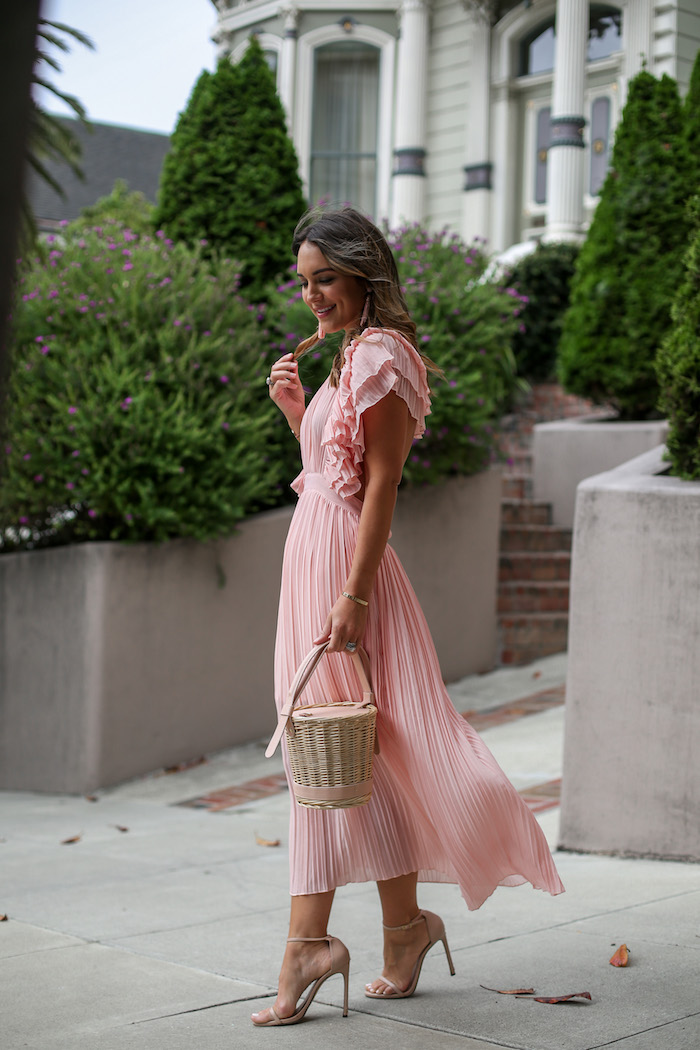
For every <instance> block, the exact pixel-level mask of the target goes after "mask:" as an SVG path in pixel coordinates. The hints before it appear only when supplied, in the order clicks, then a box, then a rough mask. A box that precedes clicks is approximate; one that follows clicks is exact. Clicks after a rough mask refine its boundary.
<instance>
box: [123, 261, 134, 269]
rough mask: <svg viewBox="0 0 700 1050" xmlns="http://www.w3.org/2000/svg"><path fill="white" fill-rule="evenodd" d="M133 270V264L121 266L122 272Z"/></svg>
mask: <svg viewBox="0 0 700 1050" xmlns="http://www.w3.org/2000/svg"><path fill="white" fill-rule="evenodd" d="M133 268H134V264H133V263H124V265H123V266H122V270H133Z"/></svg>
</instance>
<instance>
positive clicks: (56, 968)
mask: <svg viewBox="0 0 700 1050" xmlns="http://www.w3.org/2000/svg"><path fill="white" fill-rule="evenodd" d="M565 667H566V663H565V657H564V656H556V657H549V658H547V659H546V660H542V661H540V662H539V663H537V664H535V665H532V666H530V667H527V668H521V669H517V670H514V669H504V670H500V671H496V672H494V673H493V674H491V675H486V676H483V677H479V678H470V679H467V680H465V681H463V682H461V683H458V684H457V685H455V686H453V687H452V688H451V693H452V696H453V699H454V700H455V703H456V705H457V707H458V708H459V709H460V710H462V711H467V710H469V711H471V712H474V713H475V714H474V716H473V719H474V722H475V724H476V725H477V728H479V729H480V731H481V732H482V734H483V736H484V739H485V740H486V742H487V743H488V745H489V747H491V749H492V750H493V752H494V754H495V755H496V757H497V759H498V760H499V762H500V763H501V765H502V766H503V767H504V768H505V770H506V772H507V773H508V774H509V776H510V777H511V779H512V780H513V782H514V784H515V786H516V787H517V788H518V789H519V790H520V791H521V792H522V793H523V794H524V796H526V797H527V798H528V801H529V803H530V804H532V806H533V809H535V811H537V810H538V809H541V810H542V811H541V812H538V819H539V820H540V822H541V824H542V826H543V828H544V830H545V832H546V834H547V837H548V840H549V841H550V844H551V845H552V847H553V848H554V847H555V846H556V841H557V826H558V809H557V807H556V800H555V799H553V798H552V797H551V796H552V791H553V789H552V787H551V785H553V784H556V782H557V780H558V778H559V777H560V776H561V743H562V726H563V713H564V709H563V706H562V705H561V704H560V703H559V702H558V701H557V699H556V697H557V690H559V695H561V686H562V684H563V682H564V677H565ZM533 694H537V697H536V698H535V701H534V702H529V703H526V702H523V698H526V697H532V695H533ZM494 709H497V710H494ZM532 712H534V713H532ZM620 761H621V770H620V775H621V776H624V755H623V754H621V759H620ZM279 773H281V762H280V760H279V758H278V757H276V758H275V759H273V760H272V761H270V762H266V761H265V759H264V758H263V754H262V747H261V746H259V745H250V746H248V747H244V748H237V749H235V750H234V751H230V752H227V753H225V754H221V755H217V756H214V757H212V758H210V759H209V761H207V762H206V763H205V764H202V765H199V766H197V767H196V768H193V769H190V770H187V771H184V772H179V773H176V774H173V775H161V776H153V777H149V778H145V779H142V780H139V781H134V782H131V783H128V784H125V785H122V786H120V787H118V788H115V789H112V790H109V791H104V792H100V793H99V796H98V798H97V800H96V801H89V800H86V799H84V798H75V797H65V796H41V795H33V794H29V793H4V794H0V913H7V915H8V920H7V921H6V922H2V923H0V989H2V991H1V992H0V1046H1V1047H2V1048H3V1050H25V1048H27V1050H76V1048H80V1050H83V1048H87V1050H127V1048H129V1050H131V1048H144V1050H166V1048H167V1050H192V1048H197V1050H230V1048H236V1050H239V1048H240V1050H247V1048H249V1047H250V1048H259V1047H268V1046H272V1045H273V1044H274V1045H275V1046H281V1045H282V1044H284V1046H285V1047H290V1048H295V1047H301V1046H303V1047H305V1048H308V1050H314V1048H316V1047H318V1048H321V1047H323V1048H325V1050H328V1048H336V1047H337V1048H346V1047H347V1048H351V1047H352V1048H354V1047H358V1046H361V1047H362V1048H363V1050H375V1048H376V1050H379V1048H381V1050H387V1048H394V1047H396V1048H399V1050H404V1048H405V1050H413V1048H416V1050H434V1048H440V1050H452V1048H455V1050H494V1048H498V1047H513V1048H522V1050H592V1048H594V1047H603V1046H605V1047H611V1046H612V1047H615V1048H618V1050H697V1048H698V1047H699V1046H700V866H698V865H692V864H679V863H672V862H661V861H650V860H629V859H620V858H612V857H600V856H592V855H579V854H573V853H559V854H558V855H557V858H556V860H557V865H558V867H559V871H560V873H561V876H562V879H563V880H564V883H565V885H566V887H567V892H566V893H565V894H563V895H562V896H560V897H557V898H550V897H549V896H547V895H545V894H543V893H538V892H535V891H533V890H532V889H530V888H529V887H519V888H517V889H499V890H497V892H496V893H495V894H494V896H493V897H492V898H491V899H490V900H489V901H487V902H486V904H485V905H484V906H483V907H482V908H481V909H480V910H479V911H477V912H472V913H470V912H468V911H467V909H466V907H465V905H464V903H463V902H462V899H461V897H460V895H459V892H458V891H457V889H456V887H454V886H443V885H426V886H423V887H422V888H421V903H422V904H423V906H425V907H426V908H430V909H431V910H433V911H437V912H439V913H440V914H441V915H442V916H443V918H444V920H445V924H446V927H447V936H448V939H449V943H450V948H451V950H452V955H453V958H454V961H455V966H456V969H457V976H456V977H450V975H449V970H448V967H447V962H446V959H445V956H444V952H443V950H442V946H441V945H438V946H437V947H436V948H434V949H433V951H431V952H430V953H429V955H428V956H427V959H426V962H425V965H424V967H423V973H422V975H421V979H420V982H419V985H418V990H417V993H416V994H415V996H414V997H413V998H411V999H406V1000H398V1001H393V1002H392V1001H385V1002H382V1001H377V1000H369V999H366V998H364V996H363V995H362V987H363V984H364V982H365V981H367V980H369V979H371V978H372V977H373V976H375V975H377V974H378V973H379V971H380V969H381V925H380V912H379V906H378V900H377V894H376V888H375V887H374V886H373V885H353V886H347V887H344V888H341V889H340V890H339V891H338V893H337V896H336V904H335V907H334V915H333V920H332V925H331V930H332V932H333V933H335V934H336V935H337V936H338V937H340V938H342V939H343V940H344V941H345V942H346V943H347V945H348V947H349V949H350V953H351V956H352V963H351V973H350V982H351V1001H350V1015H349V1017H348V1018H347V1019H343V1018H342V1016H341V1011H340V1009H339V1006H340V1004H341V1002H342V979H341V978H339V977H334V978H332V979H331V980H329V981H328V982H327V983H326V984H324V985H323V987H322V989H321V992H320V994H319V998H317V1000H316V1001H315V1003H314V1004H313V1005H312V1007H311V1009H310V1011H309V1014H308V1015H307V1018H308V1019H307V1021H305V1022H304V1023H303V1024H300V1025H296V1026H292V1027H288V1028H285V1029H283V1030H282V1029H255V1028H253V1026H252V1025H251V1023H250V1021H249V1015H250V1013H251V1011H253V1010H257V1009H260V1008H261V1007H262V1006H264V1005H268V1004H269V1003H270V1002H272V1000H273V997H274V993H275V988H276V979H277V973H278V969H279V964H280V960H281V955H282V950H283V943H284V938H285V936H286V925H287V917H288V897H287V885H288V883H287V852H286V840H287V814H288V807H289V798H288V794H287V792H286V791H280V790H279V789H278V785H277V786H276V784H277V782H276V781H275V780H274V779H272V780H271V779H270V778H274V776H275V774H279ZM260 781H263V784H262V785H261V784H260V783H258V785H257V788H255V786H254V787H253V789H249V793H250V794H251V795H253V794H255V792H256V790H259V791H263V790H264V791H267V792H268V794H267V795H266V797H262V798H259V799H258V800H257V801H248V802H245V803H243V804H240V797H241V796H240V792H239V794H238V795H235V793H233V792H230V791H228V789H230V788H232V787H233V786H240V785H245V784H250V782H260ZM543 785H550V787H549V788H548V789H547V791H548V792H549V794H547V791H544V792H543V790H541V789H542V786H543ZM538 798H539V799H540V801H541V803H542V804H541V805H539V804H538ZM216 799H218V800H219V801H218V803H217V802H216ZM193 800H195V802H194V804H192V801H193ZM234 801H238V802H239V804H236V805H234V804H233V802H234ZM182 803H189V804H186V805H183V804H182ZM217 804H219V805H221V806H222V807H223V808H220V809H219V810H218V811H214V810H215V806H216V805H217ZM78 836H79V839H78V841H75V842H73V843H66V840H69V839H73V838H77V837H78ZM256 837H257V838H259V839H264V840H268V841H269V840H272V841H274V840H275V839H280V843H281V844H280V845H279V846H278V847H274V846H265V845H261V844H259V842H258V841H257V840H256ZM64 843H66V844H64ZM622 942H625V943H627V945H628V946H629V948H630V951H631V959H630V965H629V966H628V967H627V968H626V969H615V968H614V967H612V966H610V965H609V964H608V959H609V958H610V956H611V955H612V954H613V951H614V950H615V948H616V947H617V946H618V945H619V944H621V943H622ZM482 985H486V986H487V987H488V988H496V989H512V988H521V987H532V988H534V989H535V990H536V993H537V994H538V995H544V996H552V995H563V994H570V993H578V992H584V991H586V992H590V994H591V996H592V1001H590V1002H588V1001H584V1000H575V1001H573V1002H570V1003H567V1004H561V1005H556V1006H552V1005H544V1004H540V1003H537V1002H534V1001H533V1000H532V999H522V998H521V999H518V998H515V997H513V996H505V995H498V994H496V993H494V992H492V991H487V990H485V989H484V988H483V987H482Z"/></svg>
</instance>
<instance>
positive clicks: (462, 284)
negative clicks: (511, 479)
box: [266, 226, 523, 484]
mask: <svg viewBox="0 0 700 1050" xmlns="http://www.w3.org/2000/svg"><path fill="white" fill-rule="evenodd" d="M388 238H389V242H390V244H391V246H392V249H393V250H394V253H395V255H396V259H397V263H398V267H399V274H400V277H401V281H402V285H403V288H404V291H405V294H406V301H407V303H408V308H409V311H410V313H411V316H412V318H413V319H414V321H415V322H416V324H417V326H418V339H419V342H420V346H421V349H422V350H423V352H424V353H425V354H427V355H428V356H429V357H430V358H431V360H433V361H434V362H435V364H437V365H438V366H439V367H440V368H441V369H442V370H443V372H444V375H445V378H444V380H441V379H437V378H436V377H433V376H430V377H429V378H430V384H431V387H432V388H433V404H432V413H431V415H430V416H429V417H428V420H427V429H426V432H425V435H424V436H423V438H422V439H421V440H420V441H418V442H417V443H416V445H415V448H414V450H413V451H412V452H411V454H410V455H409V458H408V462H407V464H406V466H405V468H404V480H405V481H406V482H407V483H414V484H415V483H422V482H437V481H440V480H442V479H443V478H445V477H449V476H451V475H457V474H474V473H476V472H477V471H479V470H483V469H484V467H486V466H487V465H488V463H489V462H490V461H491V459H492V458H493V457H494V456H496V455H497V454H498V453H497V444H496V435H495V433H494V422H495V421H496V420H497V419H498V418H499V416H500V415H501V414H502V412H503V411H504V410H505V409H506V407H507V406H508V405H509V404H510V401H511V399H512V397H513V393H514V391H515V390H516V389H517V387H518V385H519V384H518V380H517V378H516V370H515V361H514V358H513V354H512V351H511V348H510V345H511V340H512V337H513V334H514V332H515V331H516V330H517V329H518V327H519V325H520V323H521V322H520V314H521V311H522V308H523V301H522V297H521V296H520V295H519V293H518V292H516V291H515V289H513V288H506V287H501V286H500V285H494V284H492V283H490V282H488V281H486V280H485V279H484V273H485V271H486V268H487V265H488V262H489V259H488V257H487V255H486V254H485V252H484V251H483V248H482V247H481V246H480V245H479V244H474V245H472V246H466V245H464V244H463V243H462V242H461V241H460V240H459V238H458V237H456V236H450V235H449V234H448V233H446V232H445V231H443V232H441V233H438V234H429V233H427V232H426V231H425V230H424V229H422V228H420V227H418V226H411V227H408V228H405V229H402V230H399V231H395V232H389V234H388ZM313 324H314V321H313V317H312V315H311V313H310V311H309V310H308V308H307V307H306V306H305V305H304V303H303V302H302V300H301V292H300V290H299V288H298V286H297V282H296V279H295V278H294V277H292V278H291V279H290V280H289V281H287V282H286V283H284V284H282V285H280V286H279V287H278V288H277V291H276V292H275V293H274V294H273V295H271V296H270V301H269V305H268V307H267V313H266V325H267V328H268V330H269V332H270V338H271V345H270V353H271V356H272V357H273V358H275V357H278V356H280V355H281V354H283V353H289V352H290V351H292V350H294V349H295V348H296V346H297V344H298V343H299V342H300V341H301V340H302V339H304V338H306V337H307V336H308V335H310V334H311V332H312V330H313ZM339 341H340V337H339V336H335V337H332V338H327V339H326V340H324V343H323V344H322V345H319V346H316V347H314V349H313V350H312V351H311V353H309V354H308V355H307V356H306V357H305V358H304V359H303V360H302V363H301V367H300V376H301V378H302V382H303V383H304V385H305V386H306V388H307V390H308V391H309V392H312V391H315V390H316V389H317V388H318V386H320V384H321V383H322V382H323V381H324V380H325V379H326V377H327V376H328V372H329V369H330V363H331V360H332V358H333V355H334V353H335V350H336V348H337V346H338V344H339ZM521 385H522V384H521ZM297 462H298V455H296V456H294V457H293V458H292V459H290V460H288V464H287V469H288V470H289V471H290V472H291V471H293V470H294V468H295V466H296V464H297Z"/></svg>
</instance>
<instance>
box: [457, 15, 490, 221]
mask: <svg viewBox="0 0 700 1050" xmlns="http://www.w3.org/2000/svg"><path fill="white" fill-rule="evenodd" d="M469 86H470V90H469V104H468V107H467V122H466V125H465V129H464V140H465V153H464V195H463V200H462V231H461V232H462V237H463V238H464V240H466V241H471V240H473V239H474V237H483V238H484V240H485V241H488V240H489V239H490V236H491V228H490V226H491V224H490V222H489V219H490V213H491V197H492V192H491V185H492V182H491V171H492V165H491V162H490V156H491V155H490V145H491V144H490V141H489V119H490V109H489V107H490V88H491V25H490V23H489V22H488V21H487V20H486V19H485V18H474V19H472V22H471V47H470V57H469Z"/></svg>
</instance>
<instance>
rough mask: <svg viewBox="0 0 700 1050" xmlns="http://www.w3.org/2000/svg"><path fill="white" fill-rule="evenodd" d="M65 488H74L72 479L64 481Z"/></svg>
mask: <svg viewBox="0 0 700 1050" xmlns="http://www.w3.org/2000/svg"><path fill="white" fill-rule="evenodd" d="M66 488H67V489H74V488H75V485H74V484H73V482H72V481H67V482H66Z"/></svg>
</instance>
